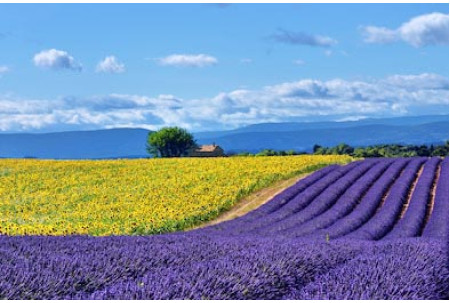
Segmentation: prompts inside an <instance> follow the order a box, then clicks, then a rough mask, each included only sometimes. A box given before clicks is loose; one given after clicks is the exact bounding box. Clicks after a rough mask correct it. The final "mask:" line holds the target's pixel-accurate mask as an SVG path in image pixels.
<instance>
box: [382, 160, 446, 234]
mask: <svg viewBox="0 0 450 303" xmlns="http://www.w3.org/2000/svg"><path fill="white" fill-rule="evenodd" d="M440 162H441V159H440V158H431V159H430V160H428V161H427V162H426V163H425V166H424V169H423V172H422V174H421V175H420V177H419V180H418V181H417V184H416V187H415V189H414V192H413V193H412V196H411V200H410V202H409V205H408V208H407V210H406V212H405V214H404V217H403V218H401V219H400V221H399V222H398V223H397V224H396V225H395V226H394V228H393V229H392V231H391V232H390V233H388V234H387V235H386V236H385V237H384V238H383V240H385V239H386V240H387V239H392V238H405V237H417V236H420V232H421V231H422V229H423V226H424V224H425V217H426V215H427V205H428V203H429V201H430V196H431V188H432V186H433V181H434V179H435V176H436V170H437V168H438V166H439V163H440Z"/></svg>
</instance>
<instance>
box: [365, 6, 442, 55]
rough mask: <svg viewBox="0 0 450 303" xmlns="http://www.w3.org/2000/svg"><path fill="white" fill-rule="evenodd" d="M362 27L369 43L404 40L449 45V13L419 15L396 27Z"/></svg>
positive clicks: (412, 42) (416, 43) (413, 44)
mask: <svg viewBox="0 0 450 303" xmlns="http://www.w3.org/2000/svg"><path fill="white" fill-rule="evenodd" d="M362 29H363V36H364V41H365V42H367V43H382V44H385V43H391V42H395V41H404V42H406V43H409V44H411V45H412V46H414V47H421V46H425V45H448V34H449V27H448V15H446V14H442V13H431V14H426V15H421V16H417V17H415V18H412V19H411V20H409V21H408V22H406V23H403V24H402V25H401V26H400V27H399V28H396V29H389V28H386V27H377V26H365V27H363V28H362Z"/></svg>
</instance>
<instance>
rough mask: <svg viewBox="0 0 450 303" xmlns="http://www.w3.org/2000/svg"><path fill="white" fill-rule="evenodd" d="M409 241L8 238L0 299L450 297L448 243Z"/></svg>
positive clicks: (2, 243)
mask: <svg viewBox="0 0 450 303" xmlns="http://www.w3.org/2000/svg"><path fill="white" fill-rule="evenodd" d="M406 240H407V241H405V240H404V241H401V242H395V243H394V245H392V244H391V243H390V242H382V243H378V244H377V242H371V243H367V242H361V241H334V242H330V243H313V242H305V241H299V240H298V238H297V239H286V238H285V239H268V238H261V237H217V236H215V237H203V236H195V235H192V234H184V235H181V234H180V235H176V236H174V235H163V236H150V237H127V236H122V237H96V238H94V237H81V236H73V237H29V236H28V237H7V236H2V237H0V255H1V259H0V275H1V278H0V298H1V299H282V298H285V299H286V298H294V299H307V298H316V297H321V298H326V297H330V298H336V299H345V298H348V299H358V298H385V299H389V298H399V299H411V298H422V299H445V298H446V297H447V298H448V245H446V244H444V243H441V241H435V240H433V239H428V240H424V239H421V240H422V241H420V242H411V241H409V240H411V239H406ZM411 252H412V253H411ZM399 256H401V258H399ZM417 256H420V258H417ZM394 269H397V270H394ZM445 282H447V283H445ZM446 287H447V291H445V288H446ZM321 289H322V290H326V293H321V292H320V290H321Z"/></svg>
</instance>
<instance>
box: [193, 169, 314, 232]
mask: <svg viewBox="0 0 450 303" xmlns="http://www.w3.org/2000/svg"><path fill="white" fill-rule="evenodd" d="M312 173H313V172H311V173H305V174H301V175H299V176H295V177H293V178H290V179H286V180H282V181H279V182H277V183H275V184H273V185H272V186H270V187H266V188H263V189H261V190H259V191H256V192H254V193H252V194H251V195H250V196H248V197H245V198H243V199H242V200H241V201H239V202H238V203H236V204H235V205H234V206H233V207H232V208H231V209H230V210H229V211H226V212H224V213H222V214H221V215H220V216H218V217H217V218H216V219H214V220H211V221H208V222H206V223H204V224H202V225H199V226H196V227H194V228H192V229H197V228H201V227H206V226H210V225H214V224H218V223H220V222H224V221H228V220H232V219H235V218H237V217H241V216H243V215H245V214H246V213H248V212H250V211H252V210H254V209H256V208H258V207H259V206H261V205H263V204H265V203H266V202H269V201H270V199H272V198H273V197H275V196H276V195H277V194H279V193H281V192H282V191H283V190H285V189H286V188H288V187H290V186H292V185H294V184H295V183H296V182H297V181H299V180H301V179H303V178H305V177H306V176H308V175H309V174H312Z"/></svg>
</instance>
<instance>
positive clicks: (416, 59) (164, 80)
mask: <svg viewBox="0 0 450 303" xmlns="http://www.w3.org/2000/svg"><path fill="white" fill-rule="evenodd" d="M0 49H1V52H0V131H4V132H47V131H61V130H69V129H70V130H77V129H80V130H81V129H100V128H112V127H146V128H149V129H157V128H159V127H162V126H167V125H180V126H183V127H186V128H188V129H190V130H193V131H200V130H217V129H230V128H235V127H239V126H243V125H246V124H252V123H259V122H283V121H312V120H350V119H359V118H364V117H386V116H402V115H420V114H439V113H441V114H448V75H449V72H448V66H449V61H448V58H449V56H448V54H449V53H448V4H315V5H313V4H280V5H274V4H232V5H213V4H138V5H120V4H98V5H94V4H86V5H83V4H73V5H69V4H59V5H58V4H45V5H43V4H20V5H19V4H18V5H6V4H1V5H0Z"/></svg>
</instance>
